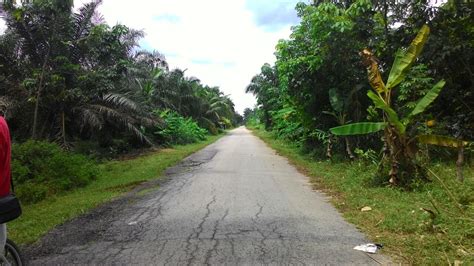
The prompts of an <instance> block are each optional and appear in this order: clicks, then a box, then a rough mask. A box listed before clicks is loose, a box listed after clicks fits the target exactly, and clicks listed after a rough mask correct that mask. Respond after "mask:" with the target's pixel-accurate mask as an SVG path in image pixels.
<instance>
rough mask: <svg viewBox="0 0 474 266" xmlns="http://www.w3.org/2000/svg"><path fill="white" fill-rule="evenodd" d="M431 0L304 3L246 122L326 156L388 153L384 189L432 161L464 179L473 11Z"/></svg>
mask: <svg viewBox="0 0 474 266" xmlns="http://www.w3.org/2000/svg"><path fill="white" fill-rule="evenodd" d="M431 2H432V1H424V0H422V1H390V0H383V1H370V0H346V1H339V0H332V1H313V2H312V3H311V4H305V3H299V4H298V5H297V6H296V11H297V13H298V16H299V17H300V19H301V22H300V23H299V24H298V25H296V26H294V27H293V28H292V33H291V36H290V38H289V39H288V40H281V41H279V42H278V44H277V46H276V50H275V55H276V62H275V63H274V64H273V65H270V64H264V65H263V66H262V68H261V72H260V73H259V74H258V75H256V76H254V77H253V78H252V80H251V82H250V84H249V85H248V87H247V88H246V91H247V92H248V93H253V94H254V95H256V97H257V107H256V108H255V109H253V110H252V109H246V110H245V112H244V119H245V120H246V122H247V123H254V124H255V123H261V124H262V125H263V126H264V127H265V129H267V130H272V131H273V132H275V133H276V134H277V136H279V137H281V138H284V139H289V140H293V141H295V142H296V143H298V144H299V145H300V146H301V147H302V148H303V149H304V150H306V151H308V152H312V153H313V154H315V156H319V157H328V158H331V159H336V157H338V158H341V159H342V158H343V157H345V158H347V159H351V160H352V159H355V158H356V157H357V155H360V154H367V152H373V151H376V152H377V151H380V154H379V156H378V158H380V164H379V173H378V177H379V180H380V182H382V183H391V184H394V185H402V186H410V184H411V183H413V182H415V181H416V180H420V179H426V177H427V173H426V169H425V168H424V167H423V166H424V165H425V164H426V163H427V162H428V161H429V160H430V159H435V158H446V157H449V158H450V156H456V159H457V163H458V177H459V179H460V180H462V179H463V176H462V169H461V165H462V164H463V162H464V161H465V154H468V155H470V154H472V144H471V143H472V142H470V141H472V140H473V139H474V110H473V106H474V88H473V85H474V79H473V77H474V76H473V74H472V73H473V66H474V52H473V51H474V50H473V44H474V42H473V40H474V31H473V27H474V16H473V10H472V8H473V5H472V4H470V3H468V2H466V1H447V2H446V3H443V4H441V5H434V4H433V3H431ZM369 133H371V134H369ZM367 134H368V135H367ZM427 144H435V145H437V146H445V147H449V148H448V149H440V148H428V146H427Z"/></svg>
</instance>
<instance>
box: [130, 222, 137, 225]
mask: <svg viewBox="0 0 474 266" xmlns="http://www.w3.org/2000/svg"><path fill="white" fill-rule="evenodd" d="M137 223H138V222H129V223H128V225H136V224H137Z"/></svg>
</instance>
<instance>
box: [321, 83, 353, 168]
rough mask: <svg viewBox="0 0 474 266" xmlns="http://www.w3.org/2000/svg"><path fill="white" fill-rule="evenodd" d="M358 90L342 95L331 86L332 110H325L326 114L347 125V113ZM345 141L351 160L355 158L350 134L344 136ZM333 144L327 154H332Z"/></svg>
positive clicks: (330, 100) (329, 146)
mask: <svg viewBox="0 0 474 266" xmlns="http://www.w3.org/2000/svg"><path fill="white" fill-rule="evenodd" d="M357 91H358V88H354V89H353V90H351V92H350V93H349V94H348V95H347V96H346V97H342V96H341V94H340V93H339V92H338V91H337V90H336V89H335V88H331V89H330V90H329V103H330V104H331V107H332V111H323V113H324V114H327V115H330V116H332V117H334V119H335V120H336V121H337V123H338V124H339V125H341V126H342V125H345V124H346V123H347V122H349V121H347V113H348V109H349V105H350V101H351V99H352V96H353V94H354V93H355V92H357ZM343 138H344V142H345V144H346V152H347V155H348V156H349V158H350V159H351V160H353V159H354V158H355V156H354V153H352V148H351V142H350V139H349V137H348V136H344V137H343ZM330 149H331V145H328V149H327V152H326V153H327V154H331V151H330Z"/></svg>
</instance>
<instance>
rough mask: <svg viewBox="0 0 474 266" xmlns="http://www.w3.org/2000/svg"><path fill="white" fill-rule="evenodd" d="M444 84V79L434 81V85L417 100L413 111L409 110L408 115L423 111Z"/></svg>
mask: <svg viewBox="0 0 474 266" xmlns="http://www.w3.org/2000/svg"><path fill="white" fill-rule="evenodd" d="M444 84H446V82H445V81H444V80H441V81H440V82H438V83H436V85H434V86H433V88H431V90H430V91H429V92H428V93H427V94H426V95H425V96H424V97H423V98H421V100H419V101H418V103H417V104H416V106H415V108H414V109H413V111H411V113H410V115H409V117H412V116H415V115H417V114H419V113H422V112H423V111H425V109H426V108H427V107H428V106H429V105H430V104H431V103H432V102H433V101H434V100H435V99H436V98H437V97H438V95H439V93H440V92H441V89H442V88H443V87H444Z"/></svg>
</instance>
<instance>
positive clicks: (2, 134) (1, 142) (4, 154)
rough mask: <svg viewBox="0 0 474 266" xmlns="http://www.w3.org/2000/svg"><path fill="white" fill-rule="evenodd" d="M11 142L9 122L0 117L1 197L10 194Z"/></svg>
mask: <svg viewBox="0 0 474 266" xmlns="http://www.w3.org/2000/svg"><path fill="white" fill-rule="evenodd" d="M10 160H11V140H10V130H8V125H7V121H5V119H4V118H3V117H2V116H0V197H4V196H6V195H8V194H10V184H11V183H10V178H11V172H10Z"/></svg>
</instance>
